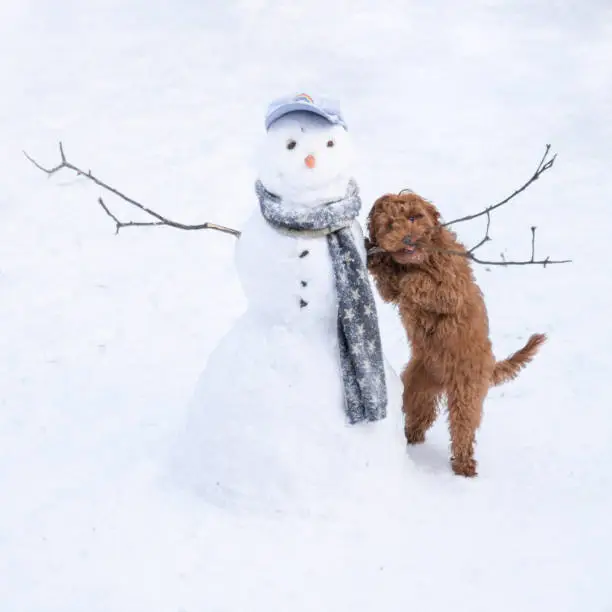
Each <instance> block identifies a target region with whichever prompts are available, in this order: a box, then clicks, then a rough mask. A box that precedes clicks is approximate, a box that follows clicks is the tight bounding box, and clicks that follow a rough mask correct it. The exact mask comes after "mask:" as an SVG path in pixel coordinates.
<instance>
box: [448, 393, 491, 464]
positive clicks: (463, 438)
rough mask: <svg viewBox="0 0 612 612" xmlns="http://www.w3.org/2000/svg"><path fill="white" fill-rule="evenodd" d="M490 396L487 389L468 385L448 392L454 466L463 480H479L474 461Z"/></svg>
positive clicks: (452, 462) (452, 461)
mask: <svg viewBox="0 0 612 612" xmlns="http://www.w3.org/2000/svg"><path fill="white" fill-rule="evenodd" d="M486 395H487V385H486V384H482V385H474V382H473V381H471V383H470V382H467V381H466V384H465V385H462V386H461V387H455V388H452V389H449V393H448V420H449V425H450V434H451V454H452V458H451V465H452V468H453V472H455V474H458V475H460V476H477V474H478V472H477V471H476V468H477V462H476V460H475V459H474V445H475V443H476V430H477V429H478V427H479V426H480V421H481V419H482V404H483V402H484V399H485V397H486Z"/></svg>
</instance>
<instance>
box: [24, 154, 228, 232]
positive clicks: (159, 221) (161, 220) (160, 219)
mask: <svg viewBox="0 0 612 612" xmlns="http://www.w3.org/2000/svg"><path fill="white" fill-rule="evenodd" d="M59 151H60V156H61V162H60V163H59V164H58V165H57V166H54V167H52V168H45V167H44V166H42V165H41V164H39V163H38V162H37V161H36V160H35V159H33V158H32V157H30V156H29V155H28V154H27V153H26V152H25V151H24V152H23V154H24V155H25V156H26V158H27V159H28V160H29V161H30V162H31V163H32V164H34V166H36V167H37V168H38V169H39V170H42V171H43V172H45V173H46V174H47V175H48V176H52V175H53V174H55V173H56V172H59V171H60V170H63V169H64V168H66V169H68V170H72V171H73V172H76V174H77V176H84V177H85V178H87V179H89V180H90V181H92V182H93V183H95V184H96V185H98V186H99V187H102V189H106V191H110V192H111V193H113V194H115V195H116V196H118V197H120V198H121V199H122V200H124V201H125V202H128V204H131V205H132V206H135V207H136V208H138V209H140V210H141V211H143V212H144V213H146V214H147V215H149V216H150V217H153V218H154V219H156V221H121V220H120V219H118V218H117V216H115V215H114V214H113V213H112V212H111V211H110V209H109V208H108V206H107V205H106V204H105V203H104V201H103V200H102V198H98V203H99V204H100V206H101V207H102V209H103V210H104V212H105V213H106V214H107V215H108V216H109V217H110V218H111V219H112V220H113V221H114V222H115V226H116V229H115V233H116V234H118V233H119V230H121V229H122V228H124V227H143V226H153V225H156V226H159V225H166V226H168V227H174V228H176V229H181V230H202V229H213V230H217V231H219V232H224V233H226V234H231V235H233V236H236V237H239V236H240V232H239V231H238V230H235V229H232V228H231V227H225V226H223V225H217V224H216V223H209V222H206V223H199V224H196V225H189V224H186V223H179V222H178V221H172V220H171V219H168V218H167V217H164V216H163V215H160V214H159V213H157V212H155V211H154V210H151V209H150V208H148V207H146V206H144V205H143V204H141V203H140V202H137V201H136V200H134V199H132V198H130V197H128V196H126V195H125V194H124V193H121V192H120V191H119V190H118V189H115V188H114V187H111V186H110V185H107V184H106V183H105V182H103V181H101V180H100V179H98V178H96V177H95V176H94V175H93V174H92V173H91V170H87V172H85V171H84V170H82V169H81V168H79V167H78V166H75V165H74V164H72V163H70V162H69V161H68V160H67V159H66V154H65V153H64V147H63V145H62V143H61V142H60V143H59Z"/></svg>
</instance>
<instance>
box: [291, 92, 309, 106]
mask: <svg viewBox="0 0 612 612" xmlns="http://www.w3.org/2000/svg"><path fill="white" fill-rule="evenodd" d="M294 100H295V101H296V102H309V103H310V104H314V100H313V99H312V98H311V97H310V96H309V95H308V94H306V93H301V94H298V95H297V96H295V98H294Z"/></svg>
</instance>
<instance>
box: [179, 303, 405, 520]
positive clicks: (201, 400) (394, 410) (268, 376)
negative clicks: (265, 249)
mask: <svg viewBox="0 0 612 612" xmlns="http://www.w3.org/2000/svg"><path fill="white" fill-rule="evenodd" d="M333 338H334V336H333V334H327V335H326V334H313V333H310V332H309V330H308V329H307V328H304V329H298V330H296V329H289V328H288V327H286V326H284V325H276V326H273V327H270V328H267V329H265V328H264V327H262V326H261V325H260V324H259V322H256V321H254V320H253V315H252V314H249V313H247V314H245V315H243V317H242V318H241V319H240V320H239V321H238V322H237V324H236V325H235V326H234V327H233V329H232V330H230V332H229V333H228V334H227V335H226V336H225V338H224V339H223V340H222V341H221V343H220V344H219V346H218V347H217V348H216V349H215V350H214V351H213V353H212V354H211V355H210V357H209V360H208V364H207V367H206V370H205V371H204V373H203V374H202V376H201V379H200V381H199V383H198V385H197V388H196V391H195V393H194V395H193V398H192V400H191V403H190V406H189V415H188V420H187V426H186V428H185V430H184V431H183V432H182V434H181V436H180V438H179V440H177V444H176V452H175V456H174V462H173V471H174V480H175V482H178V483H179V484H180V485H181V486H182V487H185V488H187V489H189V490H190V491H192V492H195V493H196V494H197V495H199V496H200V497H201V498H202V499H203V500H204V501H206V502H207V503H211V504H214V505H217V506H220V507H223V508H226V509H228V508H234V509H241V510H249V511H253V510H256V509H262V510H266V511H269V510H270V509H273V508H274V509H276V510H279V511H283V510H289V509H290V508H294V509H296V508H300V509H302V510H305V509H308V508H311V509H312V508H314V507H319V508H320V507H322V504H333V503H334V502H335V501H339V500H341V499H346V498H347V496H348V497H351V496H352V494H353V493H352V492H354V491H359V490H363V488H364V486H366V485H365V483H366V481H368V479H371V478H372V477H373V475H374V474H378V475H380V474H381V472H383V473H385V474H389V472H391V471H396V472H397V473H398V475H399V477H400V478H401V474H400V473H401V472H402V471H405V470H406V467H407V466H406V464H407V463H408V462H409V459H408V457H407V456H406V453H405V445H404V438H403V425H402V413H401V382H400V380H399V378H398V377H397V375H396V374H395V373H394V372H393V370H392V369H391V368H390V366H388V365H387V367H386V370H387V383H388V393H389V398H390V401H389V405H388V407H387V417H386V418H385V419H383V420H381V421H375V422H371V423H370V422H364V423H359V424H356V425H349V424H348V423H347V421H346V415H345V414H344V412H343V410H342V406H343V387H342V382H341V377H340V376H339V363H338V361H337V358H336V359H334V356H336V355H337V347H336V346H333ZM330 343H331V345H330ZM246 346H250V347H253V346H257V347H259V348H258V352H257V354H256V355H254V354H252V353H251V352H250V351H248V350H241V348H242V347H246ZM322 360H323V361H322ZM325 360H327V362H325ZM295 372H299V373H300V376H298V377H296V376H295ZM315 375H316V379H315V378H314V376H315ZM404 477H405V476H404Z"/></svg>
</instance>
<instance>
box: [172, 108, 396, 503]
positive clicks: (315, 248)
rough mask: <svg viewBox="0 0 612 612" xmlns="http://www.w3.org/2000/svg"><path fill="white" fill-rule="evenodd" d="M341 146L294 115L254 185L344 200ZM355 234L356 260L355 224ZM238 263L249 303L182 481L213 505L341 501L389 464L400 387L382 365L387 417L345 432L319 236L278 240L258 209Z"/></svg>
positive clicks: (190, 439) (343, 141) (341, 133)
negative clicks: (366, 476)
mask: <svg viewBox="0 0 612 612" xmlns="http://www.w3.org/2000/svg"><path fill="white" fill-rule="evenodd" d="M292 143H295V145H293V144H292ZM330 143H333V145H331V146H330ZM348 148H349V142H348V135H347V134H346V132H345V130H344V129H343V128H340V127H339V126H332V125H330V124H329V123H328V122H326V121H325V120H322V119H318V118H313V117H312V116H311V115H308V114H302V113H292V114H291V115H288V116H287V117H286V118H283V119H280V120H278V121H277V122H276V123H275V124H274V125H273V126H272V128H271V129H270V130H269V132H268V135H267V138H266V141H265V142H264V150H263V151H262V153H261V155H260V159H261V164H260V169H259V177H260V180H261V181H262V183H263V184H264V186H265V187H266V189H268V190H269V191H271V192H272V193H274V194H275V195H278V196H279V197H281V199H282V201H283V204H286V205H287V206H298V205H299V206H317V205H319V204H322V203H325V202H329V201H332V200H334V199H339V198H342V197H343V196H344V195H345V192H346V188H347V184H348V180H349V178H350V154H349V151H348ZM296 149H297V151H296ZM333 149H336V150H333ZM343 149H344V150H343ZM313 159H314V161H313ZM305 160H307V161H305ZM352 231H353V234H354V238H355V242H356V244H357V245H359V249H360V252H361V254H362V257H363V259H364V262H365V256H366V255H365V249H364V248H363V233H362V231H361V228H360V226H359V223H358V222H357V221H355V222H354V223H353V226H352ZM235 263H236V269H237V272H238V276H239V279H240V282H241V284H242V287H243V290H244V294H245V296H246V298H247V304H248V305H247V309H246V311H245V312H244V314H243V315H242V316H241V317H240V319H239V320H238V321H237V322H236V324H235V325H234V327H233V328H232V329H231V330H230V331H229V333H228V334H227V335H226V336H225V337H224V338H223V339H222V341H221V342H220V344H219V345H218V346H217V348H216V349H215V350H214V351H213V352H212V354H211V355H210V357H209V360H208V363H207V366H206V370H205V371H204V373H203V375H202V377H201V380H200V381H199V384H198V388H197V389H196V393H195V395H194V397H193V401H192V406H191V413H190V421H189V424H188V428H187V432H188V433H187V436H186V437H185V438H184V439H183V440H182V441H181V454H182V461H181V465H180V471H181V475H182V478H181V479H182V480H183V481H185V480H186V481H187V482H188V484H190V485H191V486H195V487H196V488H197V489H198V490H199V491H200V492H201V493H202V494H203V495H204V497H205V498H206V499H207V500H208V501H212V502H214V503H219V504H222V505H227V504H230V503H237V504H239V505H240V506H241V507H250V506H252V505H253V504H255V505H257V504H258V503H261V504H264V505H269V504H270V503H277V504H279V505H281V506H284V507H286V505H287V503H288V501H289V500H293V501H296V502H298V503H308V501H307V500H310V501H313V500H320V499H321V496H322V495H326V496H336V497H337V496H343V495H345V494H346V492H347V491H348V489H350V488H351V487H352V486H355V485H356V483H357V482H358V481H359V479H360V477H361V476H363V474H364V472H367V471H368V470H370V471H371V470H373V469H374V468H375V466H376V465H380V464H381V462H387V464H389V463H390V462H395V465H396V466H397V465H398V462H399V461H401V458H400V457H399V454H398V453H399V451H398V449H401V448H402V446H403V443H402V437H401V436H402V435H401V393H402V387H401V383H400V381H399V379H398V377H397V375H396V374H395V372H394V371H393V370H392V368H391V367H390V366H389V365H388V364H387V363H385V371H386V382H387V395H388V398H389V401H388V406H387V415H388V416H387V418H386V419H383V420H382V421H377V422H373V423H359V424H357V425H348V424H347V420H346V416H345V412H344V387H343V379H342V373H341V364H340V353H339V347H338V328H337V326H338V305H337V299H336V288H335V281H334V271H333V268H332V261H331V258H330V254H329V248H328V244H327V238H326V237H325V236H321V235H308V234H306V235H304V234H294V233H285V232H282V231H279V230H277V229H275V228H274V227H272V226H271V225H270V224H269V223H268V222H267V221H266V220H265V219H264V217H263V216H262V214H261V211H260V210H259V207H258V206H257V208H256V210H254V211H253V213H252V215H251V216H250V218H249V219H248V221H247V223H246V225H245V226H244V228H243V231H242V234H241V237H240V239H239V240H238V242H237V245H236V251H235ZM385 469H387V470H388V469H390V466H389V465H387V468H385Z"/></svg>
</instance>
